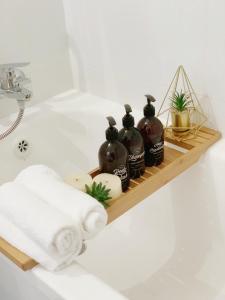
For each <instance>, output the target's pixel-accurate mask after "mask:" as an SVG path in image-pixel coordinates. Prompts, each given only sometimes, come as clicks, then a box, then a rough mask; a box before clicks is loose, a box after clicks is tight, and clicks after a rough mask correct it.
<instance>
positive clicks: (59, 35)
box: [0, 0, 73, 116]
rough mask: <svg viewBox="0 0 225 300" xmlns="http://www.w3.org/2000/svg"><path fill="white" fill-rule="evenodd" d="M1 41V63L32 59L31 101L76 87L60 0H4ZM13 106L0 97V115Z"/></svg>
mask: <svg viewBox="0 0 225 300" xmlns="http://www.w3.org/2000/svg"><path fill="white" fill-rule="evenodd" d="M0 45H1V46H0V64H1V63H8V62H18V61H29V62H31V67H30V68H28V69H27V70H26V72H29V73H30V74H31V75H32V88H33V92H34V98H33V99H32V103H35V102H36V101H41V100H44V99H46V98H48V97H49V96H52V95H55V94H57V93H60V92H63V91H65V90H67V89H70V88H72V87H73V82H72V73H71V68H70V62H69V55H68V47H67V36H66V31H65V18H64V10H63V5H62V1H61V0H38V1H36V0H13V1H12V0H11V1H9V0H1V1H0ZM12 109H16V103H15V101H13V100H6V99H0V116H1V115H5V114H7V113H8V112H11V111H12Z"/></svg>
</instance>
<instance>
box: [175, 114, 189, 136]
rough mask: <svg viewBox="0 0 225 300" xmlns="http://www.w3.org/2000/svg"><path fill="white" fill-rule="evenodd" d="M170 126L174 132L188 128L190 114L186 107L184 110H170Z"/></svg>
mask: <svg viewBox="0 0 225 300" xmlns="http://www.w3.org/2000/svg"><path fill="white" fill-rule="evenodd" d="M171 116H172V128H173V131H175V132H185V131H188V130H189V129H190V114H189V111H188V110H187V109H186V110H184V111H177V110H175V109H173V110H171Z"/></svg>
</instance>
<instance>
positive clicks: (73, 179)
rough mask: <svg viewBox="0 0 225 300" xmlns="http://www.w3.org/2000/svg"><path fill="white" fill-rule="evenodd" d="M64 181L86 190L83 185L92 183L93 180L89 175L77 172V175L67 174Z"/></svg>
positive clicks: (83, 190)
mask: <svg viewBox="0 0 225 300" xmlns="http://www.w3.org/2000/svg"><path fill="white" fill-rule="evenodd" d="M65 182H66V183H68V184H70V185H72V186H73V187H74V188H76V189H78V190H80V191H82V192H86V188H85V185H86V184H87V185H88V186H90V185H92V183H93V180H92V177H91V175H89V174H77V175H72V176H68V177H67V178H66V179H65Z"/></svg>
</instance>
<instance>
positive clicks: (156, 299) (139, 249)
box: [0, 92, 225, 300]
mask: <svg viewBox="0 0 225 300" xmlns="http://www.w3.org/2000/svg"><path fill="white" fill-rule="evenodd" d="M123 114H124V109H123V107H121V106H120V105H119V104H116V103H112V102H110V101H107V100H104V99H100V98H97V97H94V96H91V95H80V94H76V93H73V92H71V93H67V94H64V95H61V96H58V97H55V98H54V99H51V100H49V101H47V102H45V103H43V104H42V105H40V106H36V107H32V108H30V109H28V110H27V113H26V117H25V119H24V122H23V124H22V126H20V127H19V128H18V129H17V130H16V132H15V133H14V134H12V135H11V136H10V137H9V138H8V139H6V140H5V141H3V142H1V145H0V154H1V155H0V160H1V172H0V182H5V181H7V180H10V179H13V178H14V177H15V175H16V174H17V173H18V171H20V170H21V169H22V168H24V167H26V166H27V165H30V164H33V163H46V164H48V165H49V166H51V167H53V168H54V169H56V170H57V171H58V172H59V173H60V174H61V175H62V176H66V175H69V174H72V173H75V172H76V171H77V170H78V169H82V170H85V171H88V170H90V169H92V168H95V167H96V166H97V151H98V148H99V146H100V144H101V143H102V142H103V141H104V130H105V128H106V124H107V123H106V120H105V116H107V115H113V116H115V117H116V119H117V120H119V118H120V116H121V115H123ZM134 114H135V115H136V117H137V118H140V117H141V114H142V112H138V111H135V112H134ZM118 124H119V125H118V126H120V124H121V122H118ZM23 139H24V140H26V141H27V142H28V143H29V146H30V148H28V151H27V152H24V153H22V154H21V153H19V152H18V150H17V144H18V142H19V141H21V140H23ZM224 148H225V142H224V140H221V141H220V142H218V143H217V144H216V145H214V146H213V147H212V148H211V149H210V150H209V151H208V153H207V154H205V155H204V156H203V157H202V159H201V161H200V162H198V163H197V164H196V165H195V166H193V167H192V168H191V169H190V170H188V171H186V172H185V173H183V174H182V175H180V176H179V177H177V178H176V179H175V180H173V181H172V182H171V183H170V184H168V185H167V186H165V187H164V188H162V189H161V190H159V191H157V192H156V193H155V194H153V195H152V196H151V197H149V198H147V199H145V200H144V201H143V202H142V203H140V204H139V205H137V206H136V207H134V208H133V209H131V210H130V211H129V212H128V213H126V214H125V215H123V216H122V217H120V218H119V219H118V220H116V221H114V222H113V223H112V224H110V225H108V226H107V227H106V228H105V230H104V231H103V232H102V233H101V234H99V236H98V237H96V238H95V239H94V240H92V241H89V242H88V249H87V251H86V253H84V254H83V255H82V256H80V257H79V258H78V260H77V261H78V264H74V265H72V266H71V267H69V268H68V269H65V270H64V271H62V272H59V273H49V272H46V271H44V270H43V269H42V268H41V267H39V266H38V267H36V268H34V269H33V270H32V271H29V272H26V273H24V272H22V271H20V270H19V269H18V268H17V267H16V266H14V265H13V264H12V263H11V262H9V261H8V260H7V259H6V258H5V257H3V255H1V257H0V278H1V280H0V299H1V300H2V299H4V300H14V299H17V300H18V299H19V300H20V299H21V300H22V299H23V300H24V299H25V300H26V299H29V300H30V299H32V300H35V299H41V300H42V299H67V300H69V299H74V300H80V299H82V300H83V299H85V300H89V299H96V300H101V299H102V300H103V299H104V300H111V299H113V300H114V299H115V300H117V299H118V300H119V299H125V297H127V298H128V299H135V300H146V299H148V300H150V299H151V300H222V299H223V300H225V243H224V236H225V221H224V220H225V218H224V216H225V197H224V192H225V188H224V184H225V181H224V174H225V152H224ZM2 278H3V279H2ZM104 282H105V283H104ZM12 286H14V287H15V288H14V289H12Z"/></svg>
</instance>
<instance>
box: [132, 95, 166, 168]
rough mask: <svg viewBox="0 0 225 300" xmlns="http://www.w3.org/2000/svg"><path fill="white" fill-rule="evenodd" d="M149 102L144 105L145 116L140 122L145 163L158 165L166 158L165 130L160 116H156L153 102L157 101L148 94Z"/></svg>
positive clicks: (139, 127)
mask: <svg viewBox="0 0 225 300" xmlns="http://www.w3.org/2000/svg"><path fill="white" fill-rule="evenodd" d="M146 97H147V101H148V104H147V105H146V106H145V107H144V118H142V119H141V120H140V122H139V123H138V126H137V127H138V129H139V130H140V132H141V134H142V137H143V139H144V145H145V165H146V166H149V167H151V166H157V165H159V164H160V163H161V162H162V161H163V159H164V130H163V125H162V123H161V122H160V120H159V119H158V118H156V117H155V107H154V106H153V105H152V104H151V102H155V101H156V100H155V98H154V97H152V96H151V95H146Z"/></svg>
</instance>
